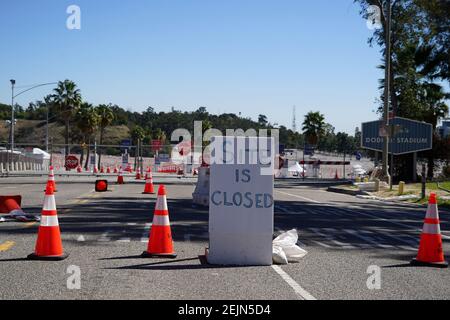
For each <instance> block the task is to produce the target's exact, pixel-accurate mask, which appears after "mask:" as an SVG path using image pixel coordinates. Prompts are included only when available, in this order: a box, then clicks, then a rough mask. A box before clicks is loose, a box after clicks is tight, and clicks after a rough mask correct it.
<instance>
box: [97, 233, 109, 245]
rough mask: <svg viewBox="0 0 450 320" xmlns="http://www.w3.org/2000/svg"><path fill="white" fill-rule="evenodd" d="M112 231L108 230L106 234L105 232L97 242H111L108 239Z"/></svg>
mask: <svg viewBox="0 0 450 320" xmlns="http://www.w3.org/2000/svg"><path fill="white" fill-rule="evenodd" d="M111 231H112V230H107V231H106V232H104V233H103V234H102V235H101V236H100V238H99V239H98V240H97V241H99V242H108V241H111V238H110V237H108V235H109V233H110V232H111Z"/></svg>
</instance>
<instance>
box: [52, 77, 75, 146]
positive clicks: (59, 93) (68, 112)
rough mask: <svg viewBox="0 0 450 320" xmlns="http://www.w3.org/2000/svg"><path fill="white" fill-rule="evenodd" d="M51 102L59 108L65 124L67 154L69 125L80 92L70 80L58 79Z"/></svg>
mask: <svg viewBox="0 0 450 320" xmlns="http://www.w3.org/2000/svg"><path fill="white" fill-rule="evenodd" d="M53 92H54V94H53V95H52V100H53V103H54V104H55V105H56V106H57V107H58V108H59V110H60V114H61V117H62V119H63V120H64V124H65V136H64V138H65V144H66V147H65V149H66V155H68V154H69V151H70V149H69V125H70V120H71V119H72V117H73V115H74V113H75V112H76V110H77V109H78V108H79V106H80V105H81V93H80V90H79V89H77V85H76V84H75V83H74V82H73V81H70V80H64V81H60V82H59V83H58V86H57V87H56V88H55V89H54V90H53Z"/></svg>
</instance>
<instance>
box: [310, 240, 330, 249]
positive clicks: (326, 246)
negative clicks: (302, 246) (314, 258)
mask: <svg viewBox="0 0 450 320" xmlns="http://www.w3.org/2000/svg"><path fill="white" fill-rule="evenodd" d="M313 242H314V243H315V244H318V245H319V246H321V247H324V248H327V249H331V248H332V246H329V245H327V244H325V243H323V242H320V241H315V240H313Z"/></svg>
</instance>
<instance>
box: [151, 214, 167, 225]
mask: <svg viewBox="0 0 450 320" xmlns="http://www.w3.org/2000/svg"><path fill="white" fill-rule="evenodd" d="M153 225H154V226H170V220H169V216H160V215H154V216H153Z"/></svg>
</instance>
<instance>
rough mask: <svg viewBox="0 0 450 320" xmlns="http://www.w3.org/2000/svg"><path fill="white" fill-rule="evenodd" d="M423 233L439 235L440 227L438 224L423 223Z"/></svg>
mask: <svg viewBox="0 0 450 320" xmlns="http://www.w3.org/2000/svg"><path fill="white" fill-rule="evenodd" d="M423 233H426V234H441V226H440V225H439V224H429V223H425V224H424V225H423Z"/></svg>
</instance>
